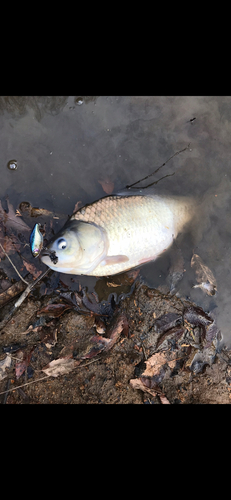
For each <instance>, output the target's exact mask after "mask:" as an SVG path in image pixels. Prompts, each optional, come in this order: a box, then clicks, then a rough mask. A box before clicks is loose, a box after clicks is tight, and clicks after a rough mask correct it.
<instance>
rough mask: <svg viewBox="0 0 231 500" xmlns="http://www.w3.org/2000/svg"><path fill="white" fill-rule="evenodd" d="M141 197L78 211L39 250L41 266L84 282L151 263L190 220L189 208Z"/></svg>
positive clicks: (177, 200)
mask: <svg viewBox="0 0 231 500" xmlns="http://www.w3.org/2000/svg"><path fill="white" fill-rule="evenodd" d="M140 193H141V194H129V195H128V194H116V195H110V196H105V197H103V198H101V199H99V200H97V201H95V202H93V203H91V204H89V205H85V206H84V207H82V208H81V209H79V210H77V211H76V212H75V213H74V214H73V215H72V216H71V217H70V219H69V220H68V221H67V223H66V224H65V225H64V227H63V228H62V229H61V230H60V231H59V233H57V234H56V235H55V236H54V237H53V238H52V240H51V241H50V243H49V244H48V245H47V248H46V249H44V250H42V252H41V255H40V257H41V261H42V262H43V263H44V264H46V265H47V266H49V267H50V268H51V269H53V270H55V271H58V272H61V273H67V274H76V275H88V276H111V275H114V274H118V273H121V272H124V271H127V270H129V269H131V268H134V267H137V266H140V265H142V264H145V263H147V262H150V261H154V260H155V259H156V258H157V257H158V256H159V255H161V254H162V253H163V252H164V251H165V250H167V248H169V247H170V246H171V244H172V243H173V241H174V239H175V238H176V237H177V235H178V233H179V232H181V231H182V229H183V228H184V226H185V225H186V224H187V223H188V222H189V221H190V220H191V218H192V216H193V203H192V200H190V199H189V198H186V197H183V196H182V197H174V196H173V197H170V196H165V195H156V194H152V195H150V194H142V192H141V191H140ZM51 255H52V258H51ZM54 257H55V260H54Z"/></svg>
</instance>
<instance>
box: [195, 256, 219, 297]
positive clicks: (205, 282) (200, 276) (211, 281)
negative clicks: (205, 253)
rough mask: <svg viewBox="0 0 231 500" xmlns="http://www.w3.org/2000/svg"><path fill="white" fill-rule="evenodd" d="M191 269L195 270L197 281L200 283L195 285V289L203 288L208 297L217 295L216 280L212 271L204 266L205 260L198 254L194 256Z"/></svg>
mask: <svg viewBox="0 0 231 500" xmlns="http://www.w3.org/2000/svg"><path fill="white" fill-rule="evenodd" d="M191 267H192V268H194V270H195V273H196V280H197V283H199V284H198V285H194V287H193V288H201V289H202V290H203V292H205V293H207V295H215V293H216V291H217V282H216V279H215V277H214V275H213V273H212V271H211V269H209V267H208V266H206V265H205V264H204V262H203V260H202V259H201V258H200V256H199V255H197V254H196V253H194V254H193V256H192V259H191Z"/></svg>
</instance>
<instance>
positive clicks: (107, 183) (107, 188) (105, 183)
mask: <svg viewBox="0 0 231 500" xmlns="http://www.w3.org/2000/svg"><path fill="white" fill-rule="evenodd" d="M98 182H99V183H100V184H101V186H102V188H103V190H104V192H105V193H106V194H111V193H112V192H113V189H114V182H112V181H111V180H110V179H109V178H107V177H106V179H104V180H102V181H101V180H99V181H98Z"/></svg>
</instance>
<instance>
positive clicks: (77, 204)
mask: <svg viewBox="0 0 231 500" xmlns="http://www.w3.org/2000/svg"><path fill="white" fill-rule="evenodd" d="M82 206H83V204H82V201H77V202H76V204H75V206H74V210H73V214H74V213H75V212H77V211H78V210H79V209H80V208H81V207H82Z"/></svg>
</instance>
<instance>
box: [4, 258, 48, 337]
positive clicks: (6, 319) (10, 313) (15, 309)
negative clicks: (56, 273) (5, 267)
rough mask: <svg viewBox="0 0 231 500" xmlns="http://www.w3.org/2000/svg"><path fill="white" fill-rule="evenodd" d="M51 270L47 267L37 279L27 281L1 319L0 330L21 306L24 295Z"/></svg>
mask: <svg viewBox="0 0 231 500" xmlns="http://www.w3.org/2000/svg"><path fill="white" fill-rule="evenodd" d="M50 271H51V269H50V268H49V267H48V269H47V270H46V271H45V273H43V274H42V275H41V276H39V277H38V278H37V280H35V281H34V282H32V283H29V284H28V286H27V288H26V290H24V292H23V293H22V295H21V296H20V297H19V299H18V300H17V301H16V302H15V304H14V306H13V308H12V309H11V310H10V312H9V313H8V314H7V315H6V316H5V318H4V319H3V320H2V321H1V323H0V331H1V330H2V328H4V327H5V326H6V324H7V323H8V321H10V319H11V318H12V316H13V315H14V314H15V313H16V311H17V309H18V307H19V306H21V304H22V303H23V301H24V300H25V299H26V297H27V296H28V295H29V293H30V291H31V290H32V288H33V287H34V286H35V285H36V284H37V283H38V282H39V281H40V280H41V279H42V278H44V276H46V275H47V274H48V273H49V272H50Z"/></svg>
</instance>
